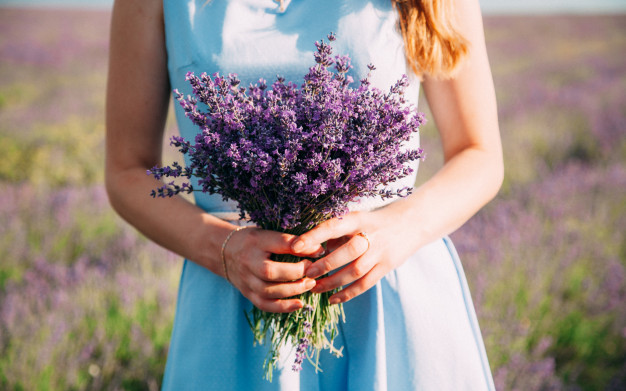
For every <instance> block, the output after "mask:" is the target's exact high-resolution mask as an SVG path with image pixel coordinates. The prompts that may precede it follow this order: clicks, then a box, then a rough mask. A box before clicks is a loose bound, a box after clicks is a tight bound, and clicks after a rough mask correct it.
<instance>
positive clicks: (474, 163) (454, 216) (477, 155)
mask: <svg viewBox="0 0 626 391" xmlns="http://www.w3.org/2000/svg"><path fill="white" fill-rule="evenodd" d="M502 177H503V165H502V157H501V154H500V153H499V151H488V150H482V149H478V148H467V149H465V150H463V151H462V152H459V153H458V154H456V155H455V156H454V157H453V158H451V159H450V160H449V161H448V162H446V164H445V165H444V167H442V169H441V170H440V171H439V172H437V174H435V175H434V176H433V177H432V178H431V179H430V180H428V181H427V182H426V183H424V184H423V185H422V186H420V187H419V188H417V189H415V190H414V192H413V194H411V195H410V196H409V197H407V198H406V199H403V200H400V201H398V202H395V203H393V204H391V205H389V206H388V207H386V208H385V210H384V211H381V212H383V213H384V214H386V215H388V216H393V217H392V218H393V219H394V221H397V222H399V224H398V225H399V226H402V227H403V229H402V231H403V232H404V234H406V235H408V237H407V239H409V237H410V240H407V241H406V242H405V243H408V244H410V245H411V246H413V247H415V248H413V250H416V249H418V248H420V247H421V246H423V245H425V244H427V243H430V242H432V241H433V240H436V239H438V238H441V237H442V236H445V235H448V234H450V233H451V232H453V231H454V230H456V229H457V228H459V227H460V226H461V225H463V224H464V223H465V222H466V221H467V220H468V219H469V218H470V217H471V216H473V215H474V214H475V213H476V212H477V211H478V210H479V209H480V208H481V207H482V206H484V205H485V204H486V203H487V202H489V201H490V200H491V199H492V198H493V197H494V196H495V195H496V194H497V192H498V189H499V188H500V185H501V184H502Z"/></svg>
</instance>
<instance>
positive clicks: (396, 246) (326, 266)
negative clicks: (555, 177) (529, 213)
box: [293, 0, 503, 303]
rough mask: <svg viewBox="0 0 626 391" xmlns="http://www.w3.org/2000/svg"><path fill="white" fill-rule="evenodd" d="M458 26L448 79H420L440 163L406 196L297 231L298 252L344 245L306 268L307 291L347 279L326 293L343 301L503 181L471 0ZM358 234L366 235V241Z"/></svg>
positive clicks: (466, 214)
mask: <svg viewBox="0 0 626 391" xmlns="http://www.w3.org/2000/svg"><path fill="white" fill-rule="evenodd" d="M457 10H458V17H459V18H460V26H459V27H460V31H461V32H462V33H463V34H464V35H465V37H466V38H467V39H468V40H469V42H470V54H469V56H468V58H467V60H466V61H465V62H464V63H463V64H462V65H461V68H460V69H459V71H458V73H457V74H456V76H455V77H454V78H452V79H449V80H434V79H431V78H428V77H427V78H426V79H425V80H424V83H423V86H424V91H425V93H426V98H427V99H428V103H429V106H430V108H431V111H432V114H433V117H434V120H435V123H436V125H437V128H438V129H439V132H440V136H441V141H442V145H443V151H444V157H445V164H444V166H443V167H442V169H441V170H440V171H439V172H437V174H436V175H434V176H433V177H432V178H431V179H429V180H428V181H427V182H426V183H424V184H423V185H422V186H420V187H419V188H418V189H416V190H415V191H414V192H413V194H412V195H411V196H409V197H407V198H405V199H402V200H399V201H397V202H395V203H393V204H391V205H388V206H386V207H384V208H381V209H379V210H377V211H374V212H361V213H351V214H349V215H347V216H344V217H343V218H342V219H331V220H328V221H327V222H324V223H323V224H321V225H320V226H318V227H317V228H315V229H314V230H312V231H310V232H308V233H306V234H304V235H302V236H301V237H300V240H299V241H296V242H294V244H293V248H294V249H298V250H305V249H307V247H308V246H316V245H317V244H318V243H321V242H324V241H326V240H332V239H335V238H341V237H343V240H342V241H344V242H345V243H344V244H343V245H341V246H340V247H339V248H337V249H336V250H335V251H333V252H332V253H330V254H329V255H328V256H326V257H325V258H322V259H321V260H319V261H317V262H316V263H315V264H313V265H312V266H310V267H309V268H308V269H307V272H306V275H307V276H308V277H311V278H316V277H319V276H321V275H323V274H324V273H327V272H328V271H330V270H334V269H337V268H339V267H341V266H344V265H347V266H346V267H345V268H343V269H342V270H340V271H338V272H337V273H335V274H333V275H332V276H330V277H327V278H324V279H322V280H318V282H317V286H316V287H315V288H314V289H313V291H314V292H322V291H327V290H330V289H334V288H336V287H339V286H343V285H347V284H351V285H350V286H348V287H346V288H345V289H343V290H342V291H340V292H339V293H337V294H335V295H334V296H332V297H331V299H330V300H331V302H334V303H338V302H345V301H347V300H350V299H351V298H353V297H355V296H357V295H359V294H361V293H363V292H364V291H366V290H367V289H369V288H370V287H372V286H373V285H374V284H375V283H376V282H377V281H378V280H380V279H381V278H382V277H383V276H385V275H386V274H387V273H388V272H389V271H391V270H393V269H394V268H396V267H398V266H400V264H401V263H403V262H404V260H406V259H407V258H408V257H409V256H410V255H411V254H413V253H414V252H415V251H416V250H417V249H419V248H420V247H422V246H424V245H425V244H427V243H430V242H432V241H434V240H436V239H438V238H441V237H442V236H444V235H447V234H449V233H450V232H452V231H454V230H456V229H457V228H458V227H460V226H461V225H462V224H463V223H464V222H465V221H467V220H468V219H469V218H470V217H471V216H472V215H473V214H475V213H476V212H477V211H478V210H479V209H480V208H481V207H482V206H484V205H485V204H486V203H487V202H488V201H489V200H491V199H492V198H493V197H494V196H495V195H496V193H497V191H498V189H499V188H500V186H501V183H502V178H503V163H502V148H501V144H500V134H499V128H498V118H497V110H496V99H495V93H494V88H493V81H492V77H491V70H490V67H489V62H488V59H487V51H486V48H485V40H484V33H483V27H482V18H481V15H480V8H479V5H478V1H477V0H463V1H458V5H457ZM359 232H367V234H368V236H369V238H370V240H369V242H368V241H367V240H366V239H364V238H363V237H361V236H355V235H356V234H357V233H359Z"/></svg>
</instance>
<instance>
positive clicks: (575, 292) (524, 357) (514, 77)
mask: <svg viewBox="0 0 626 391" xmlns="http://www.w3.org/2000/svg"><path fill="white" fill-rule="evenodd" d="M109 16H110V15H109V13H108V12H104V11H69V10H64V11H52V10H47V11H40V10H35V9H31V10H18V9H11V8H0V389H1V390H157V389H158V388H159V385H160V381H161V377H162V375H163V369H164V365H165V359H166V355H167V347H168V339H169V334H170V332H171V327H172V320H173V314H174V307H175V301H176V289H177V282H178V275H179V272H180V266H181V261H180V259H179V257H177V256H175V255H173V254H170V253H168V252H166V251H165V250H163V249H161V248H158V247H157V246H155V245H153V244H151V243H149V242H148V241H147V240H146V239H145V238H143V237H141V236H140V235H138V234H137V233H136V232H135V231H134V230H133V229H132V228H130V227H129V226H127V225H126V224H125V223H124V222H123V221H121V220H120V219H119V218H118V217H117V216H116V215H115V214H114V213H113V212H112V210H111V209H110V207H109V206H108V201H107V199H106V194H105V192H104V189H103V185H102V182H103V174H102V169H103V156H104V151H103V135H104V125H103V105H104V86H105V82H106V63H107V45H108V26H109ZM485 23H486V35H487V43H488V47H489V53H490V58H491V62H492V67H493V73H494V80H495V83H496V89H497V95H498V101H499V113H500V121H501V130H502V137H503V142H504V150H505V164H506V179H505V183H504V186H503V189H502V191H501V193H500V194H499V196H498V198H497V199H496V200H495V201H493V202H492V203H491V204H489V205H488V206H487V207H486V208H485V209H484V210H483V211H481V212H480V213H479V214H478V215H477V216H475V217H474V218H472V220H470V222H469V223H468V224H467V225H466V226H464V227H463V228H462V229H460V230H459V231H458V232H455V233H454V234H453V235H452V237H453V240H454V241H455V243H456V245H457V247H458V250H459V252H460V255H461V259H462V260H463V263H464V267H465V270H466V272H467V274H468V279H469V283H470V286H471V289H472V292H473V295H474V304H475V305H476V309H477V312H478V316H479V321H480V323H481V326H482V332H483V336H484V338H485V343H486V346H487V351H488V355H489V358H490V363H491V367H492V371H493V374H494V377H495V381H496V386H497V388H498V390H520V391H522V390H524V391H526V390H530V391H532V390H623V389H626V94H625V93H624V91H626V56H625V55H624V53H626V15H604V16H549V17H548V16H542V17H539V16H535V17H530V16H515V17H506V16H497V17H495V16H494V17H488V18H487V19H486V21H485ZM425 109H426V108H425ZM174 131H175V128H174V126H173V124H172V121H171V120H170V125H169V126H168V132H170V133H171V132H174ZM422 139H423V144H424V148H425V149H426V150H427V151H428V154H429V157H428V158H427V160H426V162H424V163H423V164H422V165H421V168H420V169H421V172H420V175H419V181H424V180H425V179H426V178H428V176H429V175H431V174H432V173H433V172H434V171H435V170H436V169H437V167H438V165H439V164H441V157H440V155H441V154H440V153H439V147H438V144H437V135H436V131H435V129H434V128H433V127H432V124H431V125H428V126H426V127H425V128H424V129H423V131H422ZM173 153H174V152H172V151H170V150H168V151H167V153H166V156H168V157H169V158H172V157H173V156H174V155H173ZM468 169H471V167H469V168H468Z"/></svg>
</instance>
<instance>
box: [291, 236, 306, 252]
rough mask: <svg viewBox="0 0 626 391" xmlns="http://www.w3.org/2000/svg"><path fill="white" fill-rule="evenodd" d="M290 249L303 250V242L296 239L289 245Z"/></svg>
mask: <svg viewBox="0 0 626 391" xmlns="http://www.w3.org/2000/svg"><path fill="white" fill-rule="evenodd" d="M291 248H292V250H293V251H300V250H302V249H303V248H304V242H303V241H302V240H300V239H298V240H296V241H295V242H293V243H292V244H291Z"/></svg>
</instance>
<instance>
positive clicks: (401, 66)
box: [164, 0, 419, 217]
mask: <svg viewBox="0 0 626 391" xmlns="http://www.w3.org/2000/svg"><path fill="white" fill-rule="evenodd" d="M164 11H165V35H166V45H167V54H168V70H169V75H170V83H171V86H172V88H173V89H178V90H179V91H181V92H183V93H184V94H185V95H187V94H190V93H191V88H190V87H189V85H188V83H187V82H186V81H185V75H186V73H187V72H189V71H193V72H194V73H197V74H199V73H202V72H207V73H209V74H213V73H215V72H219V73H220V74H223V75H224V74H228V73H236V74H237V75H238V76H239V78H240V79H241V81H242V85H243V86H247V85H249V84H250V83H256V82H257V81H258V80H259V78H264V79H266V80H267V81H268V83H269V84H271V83H272V82H273V81H274V80H275V79H276V76H277V75H280V76H282V77H284V78H285V79H286V80H287V81H292V82H295V83H297V84H301V82H302V80H303V76H304V75H305V74H306V72H307V71H308V69H309V67H311V66H312V65H314V60H313V52H314V50H315V46H314V42H315V41H319V40H321V39H326V36H327V35H328V33H330V32H334V33H335V35H336V36H337V40H336V41H335V42H333V45H332V46H333V49H334V54H340V55H344V54H347V55H349V56H350V58H351V60H352V66H353V68H352V70H351V71H350V74H351V76H352V77H353V78H354V80H357V82H356V83H355V85H354V86H355V87H356V86H357V85H358V80H360V79H362V78H363V77H364V76H365V75H366V74H367V72H368V69H367V65H368V64H370V63H372V64H374V65H375V66H376V68H377V69H376V71H374V72H373V74H372V77H371V79H370V80H371V83H372V85H373V86H375V87H377V88H380V89H381V90H388V89H389V87H390V86H391V85H393V84H394V83H395V82H396V80H398V79H399V78H400V77H401V76H402V75H403V74H407V75H410V72H409V70H408V69H407V65H406V61H405V59H404V50H403V40H402V36H401V34H400V33H399V32H398V30H397V28H395V26H396V23H397V12H396V10H395V9H393V7H392V5H391V2H390V1H389V0H291V1H289V0H286V1H284V10H281V9H280V6H279V4H278V2H276V1H274V0H209V1H206V0H164ZM410 80H411V86H410V87H409V89H408V90H407V91H406V93H405V96H406V98H407V100H408V101H409V102H411V103H413V104H417V98H418V93H419V82H418V80H417V78H414V77H411V78H410ZM175 107H176V108H175V110H176V117H177V120H178V127H179V130H180V133H181V135H182V136H183V137H185V138H186V139H188V140H193V138H194V136H195V134H196V133H197V132H198V131H199V130H198V128H197V127H196V126H195V125H194V124H193V123H192V122H191V121H190V120H189V119H187V118H186V117H185V115H184V112H183V111H182V109H181V107H179V105H175ZM410 144H411V147H413V148H414V147H417V146H418V144H419V140H418V137H415V138H414V140H413V141H412V142H411V143H410ZM416 173H417V162H415V171H414V173H413V175H412V176H409V177H406V178H403V179H402V180H400V181H399V182H398V183H396V184H394V186H395V187H404V186H412V185H413V183H414V181H415V175H416ZM196 202H197V203H198V205H199V206H200V207H202V208H203V209H205V210H207V211H209V212H211V213H214V214H216V215H221V216H222V217H223V216H224V213H228V212H232V211H236V206H235V204H234V203H233V202H224V201H222V198H221V196H219V195H209V194H202V193H196ZM387 202H389V200H386V201H383V200H381V199H378V198H372V199H361V200H359V202H356V203H354V204H353V205H351V206H350V209H351V210H363V209H373V208H376V207H380V206H382V205H384V204H385V203H387ZM231 215H232V214H231Z"/></svg>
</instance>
